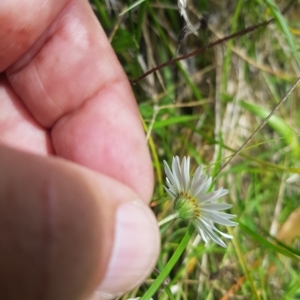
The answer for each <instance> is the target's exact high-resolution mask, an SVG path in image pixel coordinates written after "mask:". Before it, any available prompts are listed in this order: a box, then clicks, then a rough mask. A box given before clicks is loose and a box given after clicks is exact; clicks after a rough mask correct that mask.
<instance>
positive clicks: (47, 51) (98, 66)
mask: <svg viewBox="0 0 300 300" xmlns="http://www.w3.org/2000/svg"><path fill="white" fill-rule="evenodd" d="M48 2H50V1H48ZM52 2H53V3H56V2H58V1H54V0H53V1H52ZM37 5H38V6H40V4H37ZM40 9H41V10H43V9H44V8H43V7H40ZM56 11H57V10H56ZM24 14H25V13H24ZM51 15H52V14H51ZM21 18H22V16H21ZM32 22H35V20H33V17H32ZM41 27H42V28H45V25H44V24H43V26H41ZM28 30H32V33H31V34H30V36H34V37H36V36H38V34H37V33H36V30H37V29H36V27H33V28H30V29H28ZM28 34H29V33H28ZM0 43H1V44H3V43H2V41H1V39H0ZM3 45H5V44H3ZM20 47H22V45H20ZM23 50H24V51H25V52H24V54H23V56H21V57H20V58H19V59H18V61H16V62H15V63H14V64H12V65H11V66H10V67H9V68H8V69H7V70H6V76H7V78H8V81H9V84H10V86H11V89H12V90H13V91H14V93H16V94H17V95H18V96H19V98H20V101H21V102H23V104H24V105H25V107H26V109H27V110H28V113H29V115H31V116H32V118H33V119H35V120H36V121H38V123H39V126H42V127H43V128H44V129H45V132H47V134H48V132H50V133H51V135H50V139H51V142H52V147H53V151H54V153H55V154H56V155H58V156H61V157H64V158H66V159H68V160H71V161H74V162H77V163H79V164H81V165H84V166H86V167H88V168H91V169H93V170H95V171H98V172H100V173H103V174H105V175H108V176H110V177H113V178H115V179H117V180H119V181H120V182H122V183H124V184H126V185H128V186H129V187H131V188H132V189H133V190H135V191H136V192H137V193H138V195H139V196H140V198H141V199H142V200H143V201H145V202H146V203H149V201H150V199H151V195H152V191H153V171H152V164H151V159H150V155H149V152H148V149H147V145H146V140H145V135H144V132H143V129H142V125H141V121H140V115H139V111H138V109H137V105H136V101H135V99H134V96H133V93H132V91H131V87H130V84H129V82H128V80H127V77H126V75H125V74H124V71H123V70H122V68H121V66H120V64H119V62H118V60H117V58H116V55H115V53H114V52H113V50H112V48H111V46H110V44H109V42H108V41H107V38H106V35H105V33H104V32H103V30H102V28H101V27H100V26H99V23H98V21H97V19H96V17H95V16H94V14H93V12H92V10H91V7H90V6H89V4H88V2H87V1H85V0H73V1H69V2H68V3H67V4H66V5H65V6H64V7H63V9H62V10H60V11H59V13H58V14H57V16H56V17H55V18H54V20H53V22H52V23H51V25H50V27H46V29H45V30H44V32H43V33H42V34H41V35H40V36H39V37H38V38H37V40H36V41H35V43H33V44H32V46H31V48H30V49H29V50H27V48H26V47H25V48H24V49H23ZM5 54H6V55H7V52H5ZM0 109H1V104H0ZM3 113H4V114H8V115H9V113H8V112H7V110H6V111H5V110H4V111H3ZM27 121H29V120H27ZM1 130H2V129H1V124H0V132H1ZM39 130H40V128H38V126H37V135H39V134H40V131H39ZM6 133H7V136H10V138H11V140H20V141H21V140H22V139H24V138H25V136H22V135H21V134H19V133H17V132H13V134H9V133H8V132H6ZM31 138H33V139H34V137H31ZM40 142H41V144H40V148H41V149H42V150H41V152H42V151H45V150H49V147H48V146H45V144H43V141H40ZM7 143H8V144H13V142H10V141H7ZM29 150H30V151H31V149H30V146H29Z"/></svg>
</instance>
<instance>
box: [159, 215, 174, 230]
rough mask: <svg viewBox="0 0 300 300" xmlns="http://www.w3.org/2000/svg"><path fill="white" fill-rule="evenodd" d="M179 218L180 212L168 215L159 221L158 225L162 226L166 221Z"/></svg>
mask: <svg viewBox="0 0 300 300" xmlns="http://www.w3.org/2000/svg"><path fill="white" fill-rule="evenodd" d="M177 218H178V212H176V213H174V214H172V215H169V216H167V217H166V218H164V219H162V220H161V221H159V222H158V226H159V227H161V226H163V225H165V224H166V223H169V222H170V221H172V220H174V219H177Z"/></svg>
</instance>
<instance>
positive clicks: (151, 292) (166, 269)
mask: <svg viewBox="0 0 300 300" xmlns="http://www.w3.org/2000/svg"><path fill="white" fill-rule="evenodd" d="M193 232H194V225H193V224H191V225H190V226H189V228H188V230H187V231H186V233H185V235H184V237H183V238H182V240H181V242H180V244H179V245H178V247H177V249H176V250H175V252H174V254H173V255H172V257H171V258H170V260H169V261H168V262H167V264H166V266H165V267H164V268H163V270H162V271H161V273H160V274H159V275H158V277H157V278H156V279H155V280H154V282H153V283H152V285H151V286H150V288H149V289H148V291H147V292H146V293H145V294H144V295H143V296H142V298H141V300H149V299H150V298H151V297H152V296H153V295H154V294H155V292H156V291H157V290H158V289H159V287H160V286H161V285H162V283H163V281H164V280H165V278H166V277H167V276H168V275H169V273H170V272H171V270H172V269H173V267H174V266H175V264H176V263H177V261H178V259H179V258H180V256H181V254H182V253H183V251H184V250H185V249H186V246H187V244H188V242H189V240H190V238H191V236H192V234H193Z"/></svg>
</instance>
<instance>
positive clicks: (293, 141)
mask: <svg viewBox="0 0 300 300" xmlns="http://www.w3.org/2000/svg"><path fill="white" fill-rule="evenodd" d="M240 105H241V107H243V108H245V109H246V110H248V111H249V112H251V113H253V114H255V115H256V116H258V117H260V118H261V119H265V118H266V117H267V116H268V115H269V114H270V111H268V110H267V109H264V108H261V107H259V106H256V105H253V104H250V103H247V102H245V101H241V102H240ZM268 124H269V125H270V126H271V127H272V128H273V129H274V130H275V131H276V132H278V133H279V134H280V135H281V136H282V137H283V138H284V139H285V141H286V144H287V145H289V146H290V147H291V149H292V153H293V154H294V155H295V157H298V156H299V142H298V139H297V136H296V134H295V132H294V131H293V129H292V128H291V127H290V126H289V125H287V124H286V122H285V121H284V120H283V119H282V118H280V117H278V116H276V115H273V116H272V117H271V118H270V120H269V121H268Z"/></svg>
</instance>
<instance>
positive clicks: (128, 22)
mask: <svg viewBox="0 0 300 300" xmlns="http://www.w3.org/2000/svg"><path fill="white" fill-rule="evenodd" d="M91 2H92V3H91V5H92V6H93V8H94V10H95V13H96V15H97V16H98V18H99V20H100V22H101V24H102V26H103V27H104V29H105V30H106V32H107V35H108V37H109V39H110V41H111V44H112V46H113V47H114V49H115V51H116V53H117V55H118V57H119V60H120V62H121V64H122V65H123V67H124V70H125V72H126V73H127V75H128V77H129V79H130V80H134V79H135V78H137V77H139V76H140V75H141V74H143V73H144V72H146V71H148V70H149V69H151V68H153V67H155V66H157V65H159V64H161V63H164V62H166V61H168V60H171V59H173V58H174V57H179V56H180V55H184V54H187V53H189V52H191V51H193V50H195V49H198V48H201V47H203V46H205V45H207V44H209V43H211V42H214V41H216V40H217V39H220V38H222V37H224V36H228V35H230V34H232V33H235V32H239V31H241V30H243V29H244V28H246V27H251V26H253V25H256V24H258V23H260V22H264V21H266V20H269V19H271V18H274V21H273V22H271V23H269V24H268V25H265V26H262V27H259V28H257V29H256V30H254V31H252V32H250V33H247V34H244V35H241V36H237V37H235V38H234V39H231V40H229V41H228V42H226V43H221V44H219V45H216V46H214V47H211V48H209V49H205V50H203V52H202V53H199V54H197V55H194V56H192V57H189V58H188V59H184V60H180V61H178V62H176V63H173V64H171V65H169V66H167V67H165V68H162V69H159V70H158V71H157V72H155V73H152V74H150V75H148V76H147V77H146V78H144V79H142V80H140V81H139V82H137V83H136V84H135V85H133V86H132V88H133V91H134V93H135V95H136V99H137V102H138V105H139V109H140V113H141V118H142V121H143V124H144V128H145V132H146V134H147V141H148V144H149V148H150V152H151V155H152V159H153V167H154V170H155V175H156V188H155V192H154V195H153V200H152V203H151V206H152V208H153V211H154V212H155V214H156V216H157V219H158V220H162V219H163V218H165V217H167V216H168V215H170V214H172V212H173V201H172V200H171V199H170V197H169V196H167V194H166V193H165V192H164V189H163V185H164V184H165V174H164V172H163V164H162V162H163V160H166V161H167V162H168V163H171V160H172V157H173V156H175V155H178V156H179V157H183V156H190V157H191V161H192V164H191V166H192V171H194V170H195V169H196V167H197V166H198V165H199V164H203V165H204V169H205V172H206V174H207V175H211V176H213V177H214V179H215V180H214V182H213V184H214V185H215V187H216V188H217V187H221V186H223V187H224V188H226V189H228V190H229V195H227V196H226V197H224V199H225V200H223V199H222V201H226V202H228V203H231V204H233V207H232V208H231V209H230V211H227V212H229V213H232V214H235V215H237V218H236V219H235V220H234V221H236V222H238V223H239V225H238V226H237V227H235V228H222V227H221V228H220V227H219V229H220V230H222V231H223V232H228V233H229V234H232V235H233V237H234V239H233V240H232V242H231V241H230V240H225V242H226V243H227V245H228V247H227V248H225V249H223V248H221V247H220V246H218V245H216V244H214V243H212V242H211V243H209V244H207V245H205V243H204V242H203V241H201V239H200V237H199V236H198V235H197V234H196V232H195V231H194V228H193V227H192V226H190V224H189V223H188V222H186V221H180V220H176V221H174V222H172V223H169V224H167V225H164V226H162V227H161V243H162V246H161V254H160V257H159V260H158V263H157V271H156V272H153V274H152V275H151V278H149V279H148V280H147V281H146V282H145V283H144V284H143V285H141V286H140V287H139V288H138V289H135V290H134V291H132V292H130V293H129V294H127V295H125V296H124V297H122V298H121V299H128V298H134V297H142V299H143V300H145V299H150V297H152V298H153V299H159V300H163V299H171V300H172V299H192V300H194V299H211V300H212V299H223V300H225V299H261V300H263V299H264V300H267V299H275V300H276V299H300V279H299V274H300V243H299V238H297V236H299V234H300V208H299V206H300V205H299V204H300V176H299V174H300V151H299V149H300V144H299V132H300V127H299V125H300V109H299V108H300V102H299V98H300V85H298V87H297V86H295V85H294V84H295V82H296V80H297V78H299V76H300V53H299V49H300V37H299V36H300V22H299V16H300V2H299V1H298V2H297V1H293V2H292V4H291V6H290V7H289V9H288V10H287V11H286V12H285V13H284V14H283V13H282V11H284V9H285V7H287V5H288V4H289V1H286V0H282V1H278V2H276V3H275V2H274V1H273V0H265V1H262V0H256V1H249V0H235V1H231V0H211V1H208V0H199V1H195V0H194V1H192V0H190V1H189V2H188V5H187V12H188V15H189V18H190V21H191V22H192V23H193V24H196V23H197V22H200V23H201V25H202V26H201V28H200V29H199V30H198V36H196V35H193V34H190V35H188V36H187V37H185V39H184V40H183V41H182V42H181V44H179V43H178V36H179V34H180V32H181V31H182V29H183V27H184V25H185V23H184V19H183V18H182V17H181V16H180V14H179V12H178V8H177V2H176V1H170V0H157V1H155V0H138V1H132V0H106V2H104V1H99V0H93V1H91ZM120 14H121V15H120ZM205 20H208V22H207V26H206V22H205ZM291 88H292V90H290V89H291ZM289 91H290V94H289ZM287 94H288V95H287ZM286 95H287V97H285V96H286ZM278 103H279V104H280V105H279V108H278V109H277V110H276V111H272V110H273V109H274V108H275V107H276V105H277V104H278ZM270 112H271V113H272V114H271V118H269V119H266V118H267V117H268V115H269V114H270ZM264 120H265V122H264ZM264 123H266V124H265V125H264ZM261 124H262V125H264V126H262V127H259V126H260V125H261ZM257 129H258V130H257ZM251 135H252V137H251V139H249V137H250V136H251ZM297 209H298V210H297ZM289 216H290V217H289Z"/></svg>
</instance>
